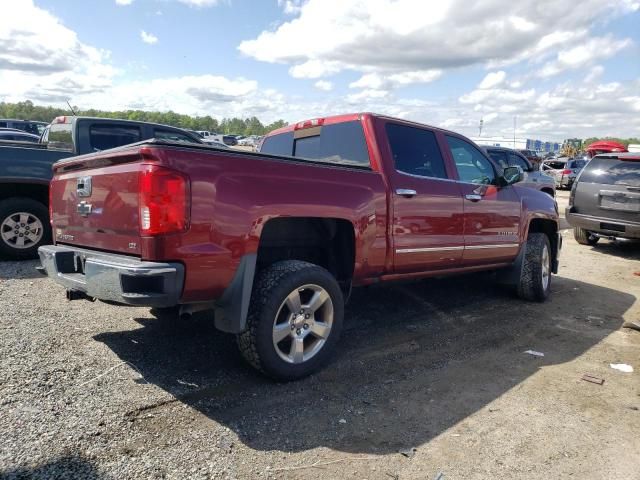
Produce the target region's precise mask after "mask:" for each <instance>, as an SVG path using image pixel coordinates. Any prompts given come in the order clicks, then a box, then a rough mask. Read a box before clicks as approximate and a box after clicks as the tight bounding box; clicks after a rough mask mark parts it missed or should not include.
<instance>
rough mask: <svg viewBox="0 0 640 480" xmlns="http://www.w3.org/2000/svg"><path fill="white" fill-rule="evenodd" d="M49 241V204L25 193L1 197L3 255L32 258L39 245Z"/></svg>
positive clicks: (0, 241) (0, 232)
mask: <svg viewBox="0 0 640 480" xmlns="http://www.w3.org/2000/svg"><path fill="white" fill-rule="evenodd" d="M50 241H51V227H50V225H49V212H48V211H47V207H46V206H44V205H43V204H42V203H40V202H38V201H36V200H32V199H31V198H25V197H15V198H8V199H6V200H2V201H0V255H3V256H7V257H9V258H14V259H20V258H33V257H36V256H37V255H38V247H39V246H40V245H43V244H45V243H49V242H50Z"/></svg>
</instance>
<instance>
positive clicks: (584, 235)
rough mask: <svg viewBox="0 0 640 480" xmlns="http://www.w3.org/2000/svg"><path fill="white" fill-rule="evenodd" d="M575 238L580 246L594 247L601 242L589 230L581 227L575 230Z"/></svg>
mask: <svg viewBox="0 0 640 480" xmlns="http://www.w3.org/2000/svg"><path fill="white" fill-rule="evenodd" d="M573 238H575V239H576V242H578V243H579V244H580V245H590V246H592V247H593V246H594V245H595V244H596V243H598V241H599V240H600V238H599V237H594V236H593V235H591V233H590V232H589V231H588V230H585V229H584V228H580V227H574V228H573Z"/></svg>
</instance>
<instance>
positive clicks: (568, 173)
mask: <svg viewBox="0 0 640 480" xmlns="http://www.w3.org/2000/svg"><path fill="white" fill-rule="evenodd" d="M572 173H573V171H572V170H569V169H566V170H563V171H562V174H563V175H571V174H572Z"/></svg>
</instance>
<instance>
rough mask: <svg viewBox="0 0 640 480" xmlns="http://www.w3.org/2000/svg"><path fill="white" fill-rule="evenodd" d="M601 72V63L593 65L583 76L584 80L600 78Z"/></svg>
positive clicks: (587, 81)
mask: <svg viewBox="0 0 640 480" xmlns="http://www.w3.org/2000/svg"><path fill="white" fill-rule="evenodd" d="M603 73H604V67H603V66H602V65H596V66H595V67H592V68H591V71H589V74H588V75H587V76H586V77H584V81H585V83H591V82H593V81H595V80H597V79H598V78H600V77H601V76H602V74H603Z"/></svg>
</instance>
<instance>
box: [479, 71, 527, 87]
mask: <svg viewBox="0 0 640 480" xmlns="http://www.w3.org/2000/svg"><path fill="white" fill-rule="evenodd" d="M505 78H507V74H506V73H505V72H504V70H500V71H498V72H491V73H488V74H487V76H486V77H484V79H483V80H482V81H481V82H480V85H478V88H494V87H497V86H499V85H501V84H502V83H504V79H505ZM516 88H517V87H516Z"/></svg>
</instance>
